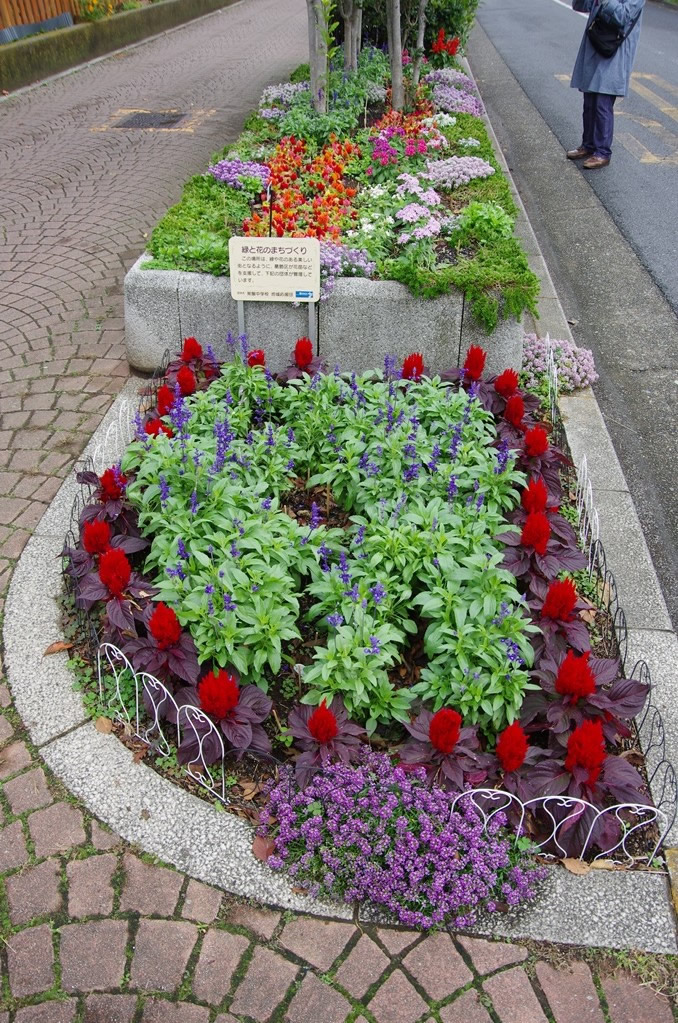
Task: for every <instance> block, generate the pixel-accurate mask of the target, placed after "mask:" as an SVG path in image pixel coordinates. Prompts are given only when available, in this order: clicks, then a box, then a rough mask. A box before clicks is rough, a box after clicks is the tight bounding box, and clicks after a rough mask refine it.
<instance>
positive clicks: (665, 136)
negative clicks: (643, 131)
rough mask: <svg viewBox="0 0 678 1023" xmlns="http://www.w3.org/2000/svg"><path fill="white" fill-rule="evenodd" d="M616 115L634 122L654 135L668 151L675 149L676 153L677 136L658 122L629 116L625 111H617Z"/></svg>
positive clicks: (637, 115)
mask: <svg viewBox="0 0 678 1023" xmlns="http://www.w3.org/2000/svg"><path fill="white" fill-rule="evenodd" d="M617 113H618V114H621V116H622V117H628V119H629V120H630V121H635V123H636V124H640V125H642V127H643V128H647V130H648V131H651V132H652V134H653V135H656V136H657V138H658V139H660V140H661V141H662V142H663V143H664V144H665V145H666V146H668V148H669V149H675V151H676V153H678V135H675V134H674V133H673V132H672V131H669V129H668V128H665V127H664V125H663V124H660V123H659V121H654V120H653V119H652V118H651V117H641V116H640V115H639V114H631V113H628V112H627V111H626V110H618V111H617Z"/></svg>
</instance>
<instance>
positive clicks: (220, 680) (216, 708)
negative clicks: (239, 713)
mask: <svg viewBox="0 0 678 1023" xmlns="http://www.w3.org/2000/svg"><path fill="white" fill-rule="evenodd" d="M198 699H199V700H200V706H201V707H202V709H203V710H204V711H206V712H207V713H208V714H214V716H215V717H216V718H218V719H219V720H220V721H221V720H222V719H223V718H225V717H228V715H229V714H230V713H231V711H233V710H235V708H236V707H237V706H238V700H239V699H240V688H239V686H238V680H237V679H236V677H235V675H232V674H231V673H230V672H229V671H224V669H223V668H221V669H220V670H219V671H217V672H214V671H210V672H208V674H207V675H205V676H204V677H203V678H202V679H201V680H200V682H198Z"/></svg>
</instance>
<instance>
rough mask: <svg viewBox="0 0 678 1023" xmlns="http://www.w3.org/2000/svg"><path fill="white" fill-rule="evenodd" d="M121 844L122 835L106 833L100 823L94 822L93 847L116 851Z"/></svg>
mask: <svg viewBox="0 0 678 1023" xmlns="http://www.w3.org/2000/svg"><path fill="white" fill-rule="evenodd" d="M121 842H122V839H121V838H120V835H116V834H114V833H113V832H112V831H106V829H105V828H102V826H101V825H100V824H99V822H98V821H92V845H93V846H94V848H95V849H115V847H116V845H120V843H121Z"/></svg>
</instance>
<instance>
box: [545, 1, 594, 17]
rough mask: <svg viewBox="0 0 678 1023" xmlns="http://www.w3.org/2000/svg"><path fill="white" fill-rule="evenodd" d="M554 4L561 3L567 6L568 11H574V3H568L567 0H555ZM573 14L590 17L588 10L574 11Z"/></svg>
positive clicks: (562, 5)
mask: <svg viewBox="0 0 678 1023" xmlns="http://www.w3.org/2000/svg"><path fill="white" fill-rule="evenodd" d="M553 2H554V4H560V6H561V7H567V9H568V11H572V4H566V3H565V0H553ZM572 13H573V14H578V15H579V17H580V18H588V13H587V12H586V11H572Z"/></svg>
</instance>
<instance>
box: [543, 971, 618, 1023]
mask: <svg viewBox="0 0 678 1023" xmlns="http://www.w3.org/2000/svg"><path fill="white" fill-rule="evenodd" d="M535 970H536V974H537V979H538V980H539V983H540V984H541V988H542V991H543V992H544V994H545V995H546V997H547V999H548V1003H549V1005H550V1007H551V1012H552V1013H553V1015H554V1017H555V1020H556V1023H604V1018H603V1012H602V1009H601V1008H600V1002H599V1000H598V992H597V991H596V988H595V985H594V983H593V978H592V977H591V971H590V970H589V968H588V966H587V965H586V963H572V964H571V965H570V966H569V967H568V968H566V969H563V970H556V969H554V967H553V966H550V965H549V964H548V963H537V965H536V968H535Z"/></svg>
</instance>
